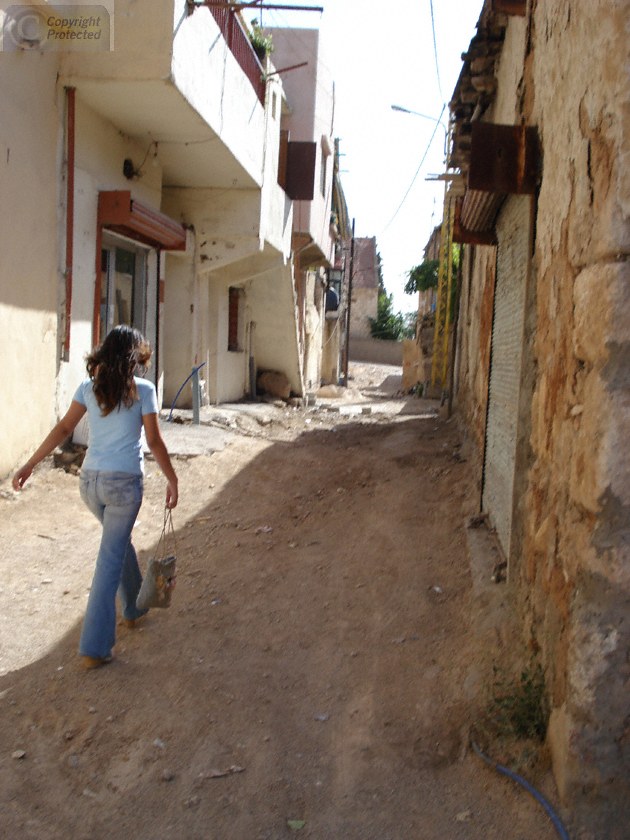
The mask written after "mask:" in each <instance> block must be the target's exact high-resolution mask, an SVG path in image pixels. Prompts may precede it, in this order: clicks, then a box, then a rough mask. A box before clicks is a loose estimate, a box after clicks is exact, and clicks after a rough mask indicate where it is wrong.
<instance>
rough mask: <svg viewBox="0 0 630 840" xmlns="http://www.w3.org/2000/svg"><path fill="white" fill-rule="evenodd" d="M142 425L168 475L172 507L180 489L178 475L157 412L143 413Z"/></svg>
mask: <svg viewBox="0 0 630 840" xmlns="http://www.w3.org/2000/svg"><path fill="white" fill-rule="evenodd" d="M142 425H143V426H144V433H145V435H146V438H147V443H148V445H149V449H150V450H151V452H152V453H153V457H154V458H155V460H156V461H157V462H158V464H159V465H160V468H161V469H162V472H163V473H164V475H165V476H166V480H167V482H168V484H167V486H166V507H167V508H169V509H171V508H174V507H175V506H176V505H177V499H178V489H177V476H176V475H175V470H174V469H173V465H172V464H171V459H170V456H169V454H168V450H167V449H166V444H165V443H164V438H163V437H162V433H161V432H160V426H159V424H158V416H157V414H143V415H142Z"/></svg>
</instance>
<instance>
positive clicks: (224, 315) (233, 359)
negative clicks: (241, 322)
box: [215, 284, 249, 403]
mask: <svg viewBox="0 0 630 840" xmlns="http://www.w3.org/2000/svg"><path fill="white" fill-rule="evenodd" d="M228 288H229V287H225V286H224V285H222V284H220V285H219V286H218V288H217V289H216V300H217V303H218V306H217V315H218V320H217V331H216V337H215V338H216V359H217V362H216V370H217V378H216V400H215V401H216V402H217V403H222V402H233V401H234V400H240V399H241V398H242V397H244V396H245V393H246V391H247V387H246V382H247V379H248V376H247V371H248V369H249V360H248V356H247V353H246V352H245V348H243V349H240V350H228V349H227V347H228V312H229V292H228ZM247 303H248V301H247V299H246V297H245V296H242V297H241V300H240V302H239V308H241V307H242V310H241V313H240V317H241V318H242V317H244V310H245V309H246V308H247Z"/></svg>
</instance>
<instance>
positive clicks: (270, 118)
mask: <svg viewBox="0 0 630 840" xmlns="http://www.w3.org/2000/svg"><path fill="white" fill-rule="evenodd" d="M18 5H19V4H18ZM23 5H24V7H25V8H26V7H27V6H28V8H31V5H32V4H23ZM39 7H41V9H42V10H43V13H44V14H46V13H47V9H48V7H47V4H45V3H40V4H39ZM115 12H116V14H115V18H114V16H113V4H112V9H111V13H112V14H111V23H112V25H111V27H110V30H108V33H106V35H108V34H112V35H113V32H114V22H115V49H114V50H113V51H110V50H109V49H97V50H76V51H66V52H59V51H55V50H54V49H51V48H50V45H49V44H47V43H45V42H43V41H42V42H41V43H40V42H36V41H34V40H29V41H28V42H25V43H15V42H14V43H13V44H12V48H11V49H6V47H5V51H3V52H1V53H0V100H1V106H0V132H1V134H0V136H1V138H2V144H3V158H4V160H5V165H4V166H3V167H2V172H1V173H0V184H1V188H2V194H3V197H4V201H3V202H2V206H1V207H0V235H1V236H2V242H3V244H2V248H0V354H1V356H2V358H3V386H4V387H3V391H4V398H3V401H2V406H1V407H0V422H1V423H2V426H3V428H4V429H5V430H6V433H5V439H4V445H3V447H2V448H1V450H0V475H6V474H7V473H8V472H9V471H10V470H11V469H12V468H13V467H14V465H15V464H16V463H17V462H18V461H19V460H20V459H22V458H23V457H24V456H25V455H26V454H27V453H28V452H29V451H30V450H32V448H33V447H34V446H35V444H36V443H37V442H38V441H39V440H41V438H42V437H43V436H44V435H45V434H46V433H47V432H48V430H49V429H50V428H51V426H52V425H53V424H54V422H55V421H56V419H57V418H58V417H59V415H60V414H62V413H63V412H64V411H65V410H66V409H67V407H68V405H69V402H70V400H71V397H72V394H73V393H74V390H75V388H76V386H77V384H78V383H79V381H80V380H81V379H82V378H83V376H84V375H85V367H84V357H85V355H86V354H87V353H88V352H89V351H90V349H91V348H92V346H93V345H94V344H95V343H98V341H99V340H100V339H101V338H102V337H103V336H104V335H105V333H106V332H107V331H108V330H109V329H110V328H111V327H112V326H114V325H115V324H117V323H121V322H126V323H131V324H133V325H134V326H137V327H138V328H140V329H142V330H143V331H144V332H145V333H146V334H147V336H148V338H149V339H150V340H151V342H152V344H153V345H154V347H155V355H154V359H153V362H152V367H151V369H150V370H149V372H148V374H147V375H148V376H149V377H150V378H152V379H153V381H154V382H155V383H156V385H157V387H158V391H159V394H160V399H162V397H163V399H164V401H165V402H166V404H170V403H171V401H172V400H173V399H174V398H175V396H176V394H177V392H178V390H179V388H180V386H181V385H182V383H183V382H184V381H185V379H186V378H187V377H188V375H189V374H190V372H191V368H192V367H196V366H199V365H203V368H202V369H201V371H200V375H201V377H202V381H203V385H204V393H205V400H206V401H209V402H220V401H226V400H233V399H238V398H240V397H242V396H244V395H245V394H247V393H249V392H250V389H251V385H252V377H253V375H255V371H256V369H273V370H279V371H282V372H283V373H285V375H286V376H287V377H288V379H289V381H290V383H291V388H292V389H293V391H294V392H295V393H296V394H301V393H302V388H303V361H302V353H301V347H300V334H299V331H298V328H297V324H296V307H295V304H296V290H295V288H294V281H293V266H292V247H294V245H295V243H294V242H293V243H292V234H293V213H294V202H293V200H292V198H291V197H290V196H289V195H288V193H287V191H286V189H285V188H284V186H281V185H280V183H279V170H280V169H282V171H283V177H285V178H286V177H288V178H289V180H290V181H298V182H305V181H306V182H307V181H308V178H309V171H308V167H306V174H305V163H304V160H303V159H300V158H298V159H292V160H289V162H288V164H287V162H286V161H284V162H283V161H281V120H282V113H283V109H284V111H285V112H287V113H288V109H287V106H286V97H285V94H284V91H283V87H282V81H281V76H279V75H265V73H264V68H263V66H262V64H261V63H260V61H259V59H258V58H256V56H255V54H254V52H253V50H252V48H251V45H250V43H249V39H248V36H247V33H246V29H245V27H244V25H243V22H242V19H241V18H240V17H239V16H238V15H237V14H235V13H234V12H233V11H231V10H227V9H220V8H213V9H210V8H208V7H195V6H194V5H192V4H188V3H186V2H185V0H160V2H159V3H155V2H149V0H134V1H133V2H132V0H117V2H116V8H115ZM0 14H1V15H2V24H3V29H4V33H5V35H6V33H7V32H9V34H11V33H12V32H13V33H14V34H15V32H16V31H17V32H19V31H20V30H19V27H18V28H16V27H15V26H13V24H15V20H14V19H13V18H12V17H11V15H9V14H8V13H7V12H1V13H0ZM13 15H14V17H15V13H13ZM104 23H107V21H103V24H104ZM12 26H13V28H11V27H12ZM102 43H105V36H104V37H103V40H102ZM106 46H110V44H106ZM268 69H271V68H268ZM311 104H312V103H311ZM327 125H328V128H331V126H330V125H329V124H327ZM313 130H314V131H315V130H316V131H318V132H321V136H322V138H323V137H324V134H325V132H324V130H323V129H322V128H321V125H320V124H319V123H318V124H317V126H316V127H315V126H314V127H313ZM325 136H326V138H328V137H329V134H328V133H326V134H325ZM326 142H329V141H328V140H327V141H326ZM330 142H332V141H330ZM319 145H320V148H321V149H323V148H324V146H323V139H322V141H321V143H320V144H319ZM310 177H311V181H312V179H313V173H312V172H310ZM326 178H328V180H326ZM326 178H324V177H323V176H322V178H321V179H320V180H322V182H324V181H325V191H326V194H327V195H328V191H329V185H330V183H332V166H331V168H330V173H329V176H326ZM300 207H301V209H300V213H301V214H302V215H303V216H309V218H312V220H313V221H312V225H311V227H312V228H313V229H314V230H317V231H319V234H318V236H319V238H318V239H317V242H318V243H319V246H320V247H321V250H322V260H323V262H326V261H327V260H328V258H329V254H331V253H332V240H331V238H330V232H329V230H328V225H326V226H324V225H323V219H324V217H325V214H326V213H328V214H329V213H330V202H329V200H328V204H325V201H324V198H323V197H322V199H321V201H319V202H314V203H313V208H314V209H313V210H311V209H310V202H308V201H301V202H300ZM326 207H327V208H328V209H327V210H326ZM326 220H327V221H328V217H326ZM305 229H306V230H309V229H310V227H309V226H307V227H306V228H305ZM309 259H310V257H309ZM27 383H28V391H29V394H30V395H31V404H30V406H29V407H28V409H26V408H25V405H24V391H25V385H26V384H27ZM180 399H181V400H182V404H187V403H188V404H190V399H191V391H190V386H188V389H187V390H186V391H184V392H183V394H182V396H181V398H180Z"/></svg>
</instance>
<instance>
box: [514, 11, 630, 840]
mask: <svg viewBox="0 0 630 840" xmlns="http://www.w3.org/2000/svg"><path fill="white" fill-rule="evenodd" d="M629 12H630V3H628V2H619V0H600V2H596V3H594V4H577V3H572V4H567V3H566V2H562V0H538V2H537V3H536V4H535V10H534V13H533V16H532V19H531V34H530V39H531V40H530V43H531V52H530V54H529V56H528V57H527V60H526V64H525V75H524V89H523V94H524V95H523V100H522V101H523V110H524V116H525V118H526V120H527V121H528V122H531V123H532V124H535V125H537V126H538V130H539V133H540V139H541V143H542V147H543V150H544V169H543V177H542V181H541V187H540V194H539V200H538V214H537V224H536V231H537V235H536V261H537V265H538V270H537V309H536V312H537V331H536V340H535V356H536V362H537V371H538V375H537V378H536V387H535V393H534V399H533V405H532V447H533V454H534V464H533V468H532V470H531V472H530V476H529V488H528V492H527V500H526V506H527V510H528V521H527V528H526V532H525V554H526V562H525V563H524V565H523V584H524V585H525V591H526V593H527V595H526V600H525V603H526V606H527V608H528V614H529V616H530V619H531V622H532V625H531V626H532V630H533V632H534V634H535V636H536V638H537V639H538V640H539V644H540V645H541V648H542V653H543V657H544V660H545V662H546V663H547V666H548V674H549V684H550V688H551V692H552V702H553V714H552V720H551V726H550V733H549V735H550V744H551V747H552V752H553V757H554V768H555V769H556V776H557V779H558V782H559V785H560V789H561V792H562V793H563V795H564V796H565V797H568V798H572V799H576V798H577V795H578V793H583V792H590V793H593V794H597V795H601V796H603V797H604V798H605V799H606V800H608V801H611V797H612V799H615V800H616V801H621V800H620V799H619V798H618V797H617V793H616V791H615V789H619V788H626V787H627V783H628V773H629V770H630V727H629V726H628V723H629V719H628V693H627V684H628V679H629V678H630V664H629V662H628V650H629V647H630V613H629V611H628V609H627V604H628V601H629V600H630V564H629V562H628V561H629V560H630V548H629V546H628V535H629V534H630V451H629V447H628V440H630V437H629V433H630V395H629V393H628V385H629V384H630V352H629V350H630V315H629V305H630V271H629V269H628V264H627V262H626V260H627V259H628V256H629V255H630V225H628V221H629V218H628V217H629V215H630V169H629V167H628V165H627V161H628V158H629V156H630V79H629V76H628V71H627V66H628V53H629V36H628V29H627V21H628V14H629ZM594 19H596V21H597V25H596V26H594V25H593V22H594ZM623 796H627V792H626V793H624V794H623ZM609 836H612V835H609ZM619 836H621V835H619Z"/></svg>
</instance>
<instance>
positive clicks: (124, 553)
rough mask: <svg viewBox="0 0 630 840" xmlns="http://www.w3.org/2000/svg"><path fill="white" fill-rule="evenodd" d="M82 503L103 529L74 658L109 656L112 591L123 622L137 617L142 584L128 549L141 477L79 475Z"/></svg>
mask: <svg viewBox="0 0 630 840" xmlns="http://www.w3.org/2000/svg"><path fill="white" fill-rule="evenodd" d="M80 492H81V498H82V499H83V501H84V502H85V504H86V505H87V507H88V509H89V510H91V511H92V513H93V514H94V516H96V518H97V519H98V520H99V522H101V523H102V525H103V536H102V538H101V545H100V548H99V552H98V557H97V558H96V568H95V569H94V578H93V580H92V586H91V588H90V595H89V598H88V602H87V608H86V611H85V618H84V620H83V630H82V631H81V641H80V642H79V653H80V654H81V655H82V656H94V657H98V658H101V657H105V656H109V654H110V653H111V651H112V648H113V647H114V642H115V640H116V592H118V597H119V598H120V602H121V604H122V613H123V617H124V618H126V619H135V618H139V617H140V616H141V615H144V613H145V612H146V610H144V611H141V610H139V609H138V608H137V607H136V598H137V597H138V592H139V591H140V586H141V585H142V575H141V573H140V569H139V567H138V558H137V557H136V551H135V549H134V547H133V545H132V544H131V532H132V530H133V526H134V523H135V521H136V517H137V515H138V511H139V510H140V505H141V504H142V476H141V475H135V474H133V473H123V472H113V471H110V470H83V472H82V473H81V477H80Z"/></svg>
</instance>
